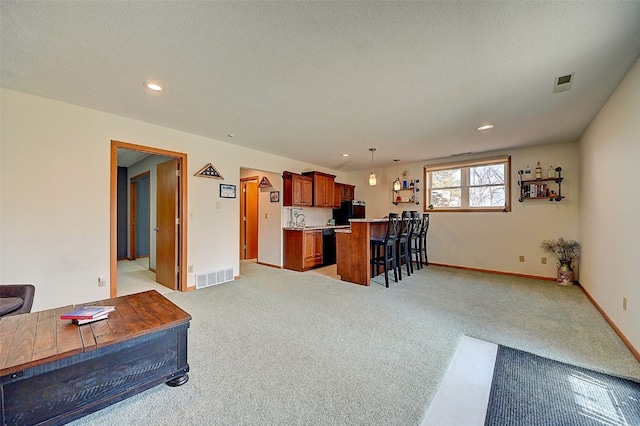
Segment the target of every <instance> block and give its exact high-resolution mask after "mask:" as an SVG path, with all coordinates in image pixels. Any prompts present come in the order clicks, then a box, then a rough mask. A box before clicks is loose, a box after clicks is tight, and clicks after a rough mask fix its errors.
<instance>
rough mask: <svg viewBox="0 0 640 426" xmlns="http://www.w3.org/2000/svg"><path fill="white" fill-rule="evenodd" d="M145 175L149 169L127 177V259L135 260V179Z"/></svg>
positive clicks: (148, 174)
mask: <svg viewBox="0 0 640 426" xmlns="http://www.w3.org/2000/svg"><path fill="white" fill-rule="evenodd" d="M145 176H149V177H150V176H151V172H150V171H148V170H147V171H146V172H143V173H140V174H139V175H136V176H134V177H132V178H129V260H136V258H137V256H136V242H137V241H136V223H137V217H138V216H137V214H138V212H137V202H138V201H137V195H136V193H137V190H138V188H137V186H136V184H137V183H138V182H137V181H138V180H140V179H141V178H143V177H145Z"/></svg>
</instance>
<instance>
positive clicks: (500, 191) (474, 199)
mask: <svg viewBox="0 0 640 426" xmlns="http://www.w3.org/2000/svg"><path fill="white" fill-rule="evenodd" d="M510 176H511V157H510V156H506V157H497V158H487V159H480V160H470V161H464V162H457V163H447V164H434V165H430V166H425V167H424V182H425V186H426V191H425V198H426V199H425V205H426V206H427V211H438V210H441V211H466V212H469V211H497V212H507V211H511V180H510V178H509V177H510Z"/></svg>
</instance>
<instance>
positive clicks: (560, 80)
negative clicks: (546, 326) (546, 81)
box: [553, 73, 575, 93]
mask: <svg viewBox="0 0 640 426" xmlns="http://www.w3.org/2000/svg"><path fill="white" fill-rule="evenodd" d="M574 75H575V73H573V74H568V75H563V76H561V77H556V81H555V83H554V84H553V93H560V92H566V91H567V90H569V89H571V83H573V76H574Z"/></svg>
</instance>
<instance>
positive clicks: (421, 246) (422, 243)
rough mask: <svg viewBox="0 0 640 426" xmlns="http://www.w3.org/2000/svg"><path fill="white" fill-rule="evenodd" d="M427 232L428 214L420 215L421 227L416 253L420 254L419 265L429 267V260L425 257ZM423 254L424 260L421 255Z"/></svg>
mask: <svg viewBox="0 0 640 426" xmlns="http://www.w3.org/2000/svg"><path fill="white" fill-rule="evenodd" d="M427 231H429V213H425V214H423V215H422V225H421V226H420V236H419V237H418V253H419V254H420V263H421V264H422V263H424V265H425V266H429V258H428V257H427ZM423 253H424V258H423V257H422V254H423Z"/></svg>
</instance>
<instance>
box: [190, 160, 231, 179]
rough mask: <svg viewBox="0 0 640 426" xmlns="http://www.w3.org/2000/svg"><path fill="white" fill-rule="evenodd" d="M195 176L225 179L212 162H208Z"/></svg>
mask: <svg viewBox="0 0 640 426" xmlns="http://www.w3.org/2000/svg"><path fill="white" fill-rule="evenodd" d="M194 176H200V177H206V178H211V179H222V180H224V178H223V177H222V175H221V174H220V173H219V172H218V171H217V170H216V168H215V167H213V164H211V163H209V164H207V165H206V166H204V167H203V168H201V169H200V170H198V173H196V174H195V175H194Z"/></svg>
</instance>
